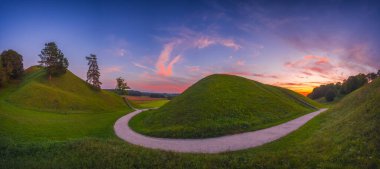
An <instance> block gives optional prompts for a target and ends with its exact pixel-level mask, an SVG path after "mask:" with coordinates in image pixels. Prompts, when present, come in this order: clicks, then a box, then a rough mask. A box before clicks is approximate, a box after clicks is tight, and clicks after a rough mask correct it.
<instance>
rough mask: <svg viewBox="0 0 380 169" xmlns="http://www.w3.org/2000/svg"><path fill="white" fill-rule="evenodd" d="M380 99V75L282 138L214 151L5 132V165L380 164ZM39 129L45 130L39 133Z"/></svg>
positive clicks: (0, 164) (0, 160)
mask: <svg viewBox="0 0 380 169" xmlns="http://www.w3.org/2000/svg"><path fill="white" fill-rule="evenodd" d="M379 101H380V80H377V81H375V82H373V83H371V84H369V85H367V86H365V87H363V88H362V89H359V90H357V91H355V92H353V93H351V94H350V95H348V96H347V97H345V98H344V99H343V100H342V101H341V102H339V103H337V104H336V106H335V107H334V108H331V109H330V110H328V111H327V112H325V113H322V114H321V115H319V116H317V117H315V118H314V119H312V120H311V121H309V122H308V123H307V124H305V125H304V126H303V127H301V128H300V129H299V130H297V131H295V132H293V133H291V134H289V135H288V136H286V137H284V138H282V139H280V140H278V141H275V142H272V143H269V144H266V145H264V146H261V147H258V148H253V149H248V150H243V151H237V152H230V153H222V154H215V155H205V154H181V153H172V152H163V151H158V150H150V149H145V148H141V147H138V146H134V145H130V144H128V143H125V142H123V141H121V140H119V139H117V138H115V137H114V136H110V137H107V138H97V137H95V136H94V137H88V138H78V139H76V140H68V141H58V142H57V141H41V142H38V143H30V142H29V141H28V140H25V141H22V142H21V141H15V140H14V139H13V135H4V134H3V133H2V132H3V131H1V134H3V135H2V137H0V138H1V139H0V168H91V169H94V168H265V169H271V168H289V169H290V168H291V169H294V168H374V169H376V168H379V167H380V160H379V159H380V130H379V127H380V123H379V122H380V105H379V104H378V103H379ZM1 113H2V111H1ZM7 118H9V117H7ZM1 120H2V122H4V121H7V120H8V119H4V118H1ZM1 124H3V123H0V125H1ZM14 126H17V124H14ZM2 127H3V126H2ZM24 127H25V128H27V127H28V125H25V126H24ZM42 132H43V131H42ZM109 132H111V131H109ZM39 134H43V133H37V132H36V133H34V135H39Z"/></svg>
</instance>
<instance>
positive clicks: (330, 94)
mask: <svg viewBox="0 0 380 169" xmlns="http://www.w3.org/2000/svg"><path fill="white" fill-rule="evenodd" d="M335 96H336V94H335V91H334V90H333V89H329V90H328V91H327V92H326V96H325V99H326V101H327V102H331V101H334V98H335Z"/></svg>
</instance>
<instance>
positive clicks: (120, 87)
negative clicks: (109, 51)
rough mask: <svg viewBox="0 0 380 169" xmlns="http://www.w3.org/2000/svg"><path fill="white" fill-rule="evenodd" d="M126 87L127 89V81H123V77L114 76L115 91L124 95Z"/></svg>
mask: <svg viewBox="0 0 380 169" xmlns="http://www.w3.org/2000/svg"><path fill="white" fill-rule="evenodd" d="M127 89H129V87H128V85H127V82H124V79H123V78H121V77H118V78H116V91H117V92H118V94H121V95H126V94H127Z"/></svg>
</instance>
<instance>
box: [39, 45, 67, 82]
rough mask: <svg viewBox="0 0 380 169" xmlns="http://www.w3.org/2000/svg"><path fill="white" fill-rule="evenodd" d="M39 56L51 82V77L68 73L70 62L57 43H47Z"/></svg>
mask: <svg viewBox="0 0 380 169" xmlns="http://www.w3.org/2000/svg"><path fill="white" fill-rule="evenodd" d="M38 56H39V57H40V58H41V60H40V61H39V63H40V64H41V65H42V66H44V67H45V68H46V70H47V72H48V75H49V80H50V79H51V76H58V75H61V74H64V73H66V70H67V67H68V66H69V62H68V61H67V58H65V56H64V55H63V53H62V51H61V50H60V49H59V48H58V46H57V45H56V44H55V42H49V43H45V48H44V49H42V50H41V54H39V55H38Z"/></svg>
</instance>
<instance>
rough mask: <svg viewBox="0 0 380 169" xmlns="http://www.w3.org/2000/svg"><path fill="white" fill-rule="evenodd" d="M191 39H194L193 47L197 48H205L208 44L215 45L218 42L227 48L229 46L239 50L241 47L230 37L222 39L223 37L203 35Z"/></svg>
mask: <svg viewBox="0 0 380 169" xmlns="http://www.w3.org/2000/svg"><path fill="white" fill-rule="evenodd" d="M193 41H194V45H195V47H196V48H199V49H202V48H206V47H209V46H211V45H215V44H220V45H222V46H225V47H228V48H231V49H234V50H239V49H241V48H242V47H241V46H240V45H239V44H237V43H236V42H235V41H234V40H232V39H224V38H220V37H205V36H201V37H199V38H198V39H197V38H195V39H194V40H193Z"/></svg>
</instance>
